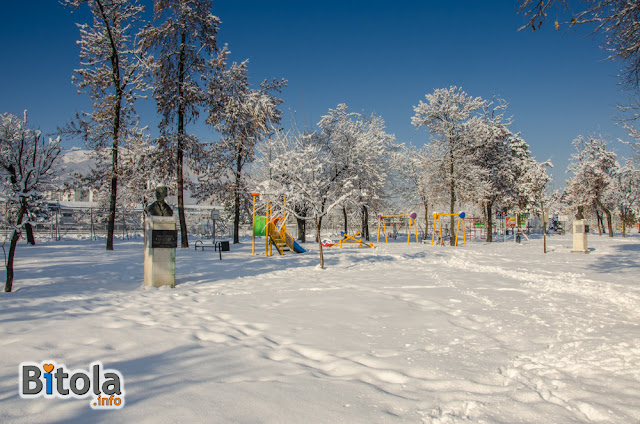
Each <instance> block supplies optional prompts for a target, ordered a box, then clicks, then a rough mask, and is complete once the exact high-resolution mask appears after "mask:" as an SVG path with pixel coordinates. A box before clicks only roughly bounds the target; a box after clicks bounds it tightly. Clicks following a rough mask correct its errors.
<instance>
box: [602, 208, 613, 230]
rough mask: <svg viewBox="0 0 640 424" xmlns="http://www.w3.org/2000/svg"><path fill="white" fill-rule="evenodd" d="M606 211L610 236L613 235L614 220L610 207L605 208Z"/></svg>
mask: <svg viewBox="0 0 640 424" xmlns="http://www.w3.org/2000/svg"><path fill="white" fill-rule="evenodd" d="M604 213H605V215H606V216H607V229H608V230H609V237H613V222H612V219H611V211H610V210H609V209H605V210H604Z"/></svg>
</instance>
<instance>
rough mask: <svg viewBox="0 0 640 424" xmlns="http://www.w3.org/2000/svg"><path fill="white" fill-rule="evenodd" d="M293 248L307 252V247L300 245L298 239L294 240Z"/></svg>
mask: <svg viewBox="0 0 640 424" xmlns="http://www.w3.org/2000/svg"><path fill="white" fill-rule="evenodd" d="M293 250H294V251H295V252H296V253H304V252H306V250H305V248H304V247H302V246H300V245H299V244H298V242H297V241H295V240H294V242H293Z"/></svg>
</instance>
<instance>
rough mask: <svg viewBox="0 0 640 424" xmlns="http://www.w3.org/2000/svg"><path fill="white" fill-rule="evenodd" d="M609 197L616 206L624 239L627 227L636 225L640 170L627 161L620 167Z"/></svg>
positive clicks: (639, 195) (639, 193)
mask: <svg viewBox="0 0 640 424" xmlns="http://www.w3.org/2000/svg"><path fill="white" fill-rule="evenodd" d="M610 195H611V197H613V202H615V203H616V204H617V209H618V214H619V216H620V221H621V222H622V237H626V229H627V226H632V225H634V224H635V223H636V221H637V219H638V216H639V215H640V214H639V213H638V206H639V204H640V169H638V168H637V167H636V166H635V164H634V162H633V161H631V160H628V161H627V162H626V163H625V165H624V166H622V167H620V168H619V169H618V170H617V172H616V175H615V177H614V182H613V184H612V185H611V194H610Z"/></svg>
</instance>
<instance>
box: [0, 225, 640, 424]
mask: <svg viewBox="0 0 640 424" xmlns="http://www.w3.org/2000/svg"><path fill="white" fill-rule="evenodd" d="M634 232H635V231H634ZM547 244H548V247H547V248H548V253H547V254H544V253H543V252H542V240H541V239H540V238H539V237H538V238H532V240H531V241H530V242H523V244H521V245H518V244H515V243H514V242H513V241H511V242H506V243H505V242H502V241H500V242H494V243H491V244H486V243H483V242H479V241H478V242H471V243H469V245H468V246H467V247H458V248H452V247H449V246H446V247H442V246H430V245H416V244H414V243H411V244H406V243H404V242H401V241H399V240H398V241H397V242H395V243H389V244H386V245H385V244H381V245H380V246H379V248H377V249H369V248H343V249H337V248H327V249H324V254H325V261H326V266H327V268H326V269H325V270H321V272H320V271H319V270H318V269H317V267H316V265H317V264H318V254H317V253H318V252H317V246H316V245H315V244H314V243H307V244H306V245H305V248H308V249H309V250H310V252H308V253H305V254H300V255H290V256H284V257H271V258H265V257H263V256H251V255H250V252H251V243H250V241H247V240H244V243H242V244H241V245H232V246H231V251H230V252H224V253H223V260H222V261H220V260H219V259H218V255H217V253H213V252H210V251H208V252H201V251H198V252H196V251H195V250H193V249H178V251H177V286H176V288H175V289H170V288H161V289H150V290H144V289H142V287H141V285H142V271H143V267H142V261H143V247H142V241H141V240H140V239H137V240H131V241H127V240H118V241H117V242H116V250H115V251H114V252H106V251H105V250H104V243H103V242H95V241H88V240H64V241H61V242H45V243H40V244H38V245H36V246H29V247H28V246H25V245H20V246H19V248H18V252H17V256H16V257H17V265H16V281H15V284H14V288H15V290H16V291H15V292H14V293H9V294H4V293H3V294H2V296H0V350H1V351H2V355H1V359H0V422H3V423H33V422H63V421H64V422H78V423H84V422H136V423H165V422H166V423H169V422H177V421H180V422H208V423H254V422H263V423H299V422H309V423H318V422H326V423H328V422H331V423H334V422H344V423H374V422H375V423H394V422H408V423H463V422H474V423H513V422H524V423H541V422H562V423H583V422H598V423H630V422H638V421H640V400H639V399H640V288H639V287H638V284H637V276H638V268H640V255H639V253H640V236H638V235H636V234H634V235H633V236H632V237H628V238H626V239H623V238H620V237H616V238H613V239H611V238H608V237H598V236H593V235H592V236H590V237H589V246H590V248H591V253H590V254H588V255H585V254H575V253H570V251H571V235H566V236H551V237H548V238H547ZM263 249H264V246H263V245H262V244H259V245H258V249H257V252H263ZM46 360H51V361H55V362H56V363H58V364H65V365H66V366H67V368H69V369H88V367H89V364H90V363H91V362H94V361H101V362H102V363H103V364H104V366H105V367H106V368H111V369H116V370H119V371H120V372H121V373H122V375H123V379H124V386H125V390H126V405H125V406H124V408H122V409H120V410H110V411H99V410H93V409H91V408H90V407H89V399H59V398H57V399H44V398H38V399H32V400H27V399H21V398H20V397H19V394H18V375H19V374H18V364H19V363H20V362H23V361H33V362H38V363H39V362H41V361H46Z"/></svg>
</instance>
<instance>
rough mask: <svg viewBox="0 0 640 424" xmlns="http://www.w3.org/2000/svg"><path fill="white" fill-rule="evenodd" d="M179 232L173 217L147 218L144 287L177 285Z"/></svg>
mask: <svg viewBox="0 0 640 424" xmlns="http://www.w3.org/2000/svg"><path fill="white" fill-rule="evenodd" d="M177 246H178V232H177V230H176V219H175V218H174V217H172V216H147V221H146V224H145V241H144V286H145V287H148V286H153V287H161V286H171V287H175V285H176V247H177Z"/></svg>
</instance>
